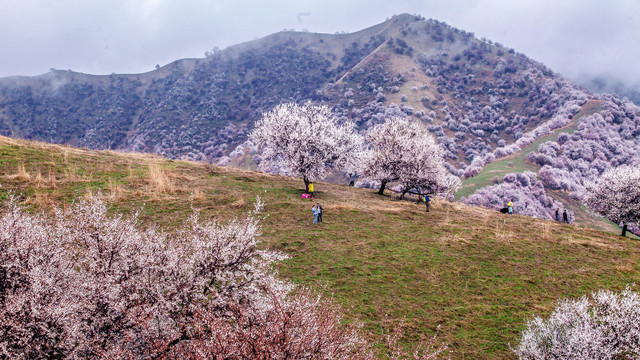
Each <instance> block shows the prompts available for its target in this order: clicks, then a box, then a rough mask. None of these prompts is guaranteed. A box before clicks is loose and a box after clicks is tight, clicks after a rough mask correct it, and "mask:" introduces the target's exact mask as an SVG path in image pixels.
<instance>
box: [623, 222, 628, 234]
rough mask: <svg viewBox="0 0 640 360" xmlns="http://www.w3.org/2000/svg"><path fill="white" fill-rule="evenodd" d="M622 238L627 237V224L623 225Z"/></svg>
mask: <svg viewBox="0 0 640 360" xmlns="http://www.w3.org/2000/svg"><path fill="white" fill-rule="evenodd" d="M622 236H627V224H624V225H622Z"/></svg>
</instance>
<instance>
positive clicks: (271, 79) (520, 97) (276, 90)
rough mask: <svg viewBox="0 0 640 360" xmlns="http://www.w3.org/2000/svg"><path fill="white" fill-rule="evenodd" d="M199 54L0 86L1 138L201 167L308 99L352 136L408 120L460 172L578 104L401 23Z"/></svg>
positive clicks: (287, 36)
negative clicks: (145, 68)
mask: <svg viewBox="0 0 640 360" xmlns="http://www.w3.org/2000/svg"><path fill="white" fill-rule="evenodd" d="M210 55H211V56H209V57H207V58H204V59H185V60H178V61H176V62H174V63H171V64H169V65H167V66H165V67H162V68H160V69H157V70H155V71H152V72H149V73H145V74H132V75H118V74H112V75H109V76H91V75H85V74H78V73H74V72H71V71H52V72H51V73H48V74H45V75H42V76H39V77H11V78H4V79H0V131H1V132H2V134H4V135H8V136H12V137H20V138H27V139H38V140H45V141H49V142H55V143H68V144H72V145H80V146H85V147H89V148H96V149H106V148H112V149H121V150H127V151H146V152H155V153H159V154H162V155H165V156H169V157H172V158H189V159H193V160H204V161H209V162H211V161H217V159H219V158H220V157H221V156H223V155H229V154H230V153H231V152H232V150H233V148H234V147H235V146H236V145H238V144H240V143H242V142H243V141H244V140H245V139H246V134H247V131H248V130H249V129H250V128H251V126H252V123H253V122H254V121H255V120H256V119H258V118H259V117H260V115H261V113H262V112H264V111H267V110H270V109H271V108H272V107H273V106H274V105H277V104H279V103H281V102H286V101H304V100H313V101H319V102H326V103H328V104H330V105H331V106H333V107H334V109H335V110H336V111H337V112H339V113H341V114H343V115H344V116H345V117H348V118H351V119H353V120H354V121H356V122H357V123H358V124H359V125H360V126H361V128H362V129H363V130H364V129H366V128H368V127H369V126H371V125H373V124H375V123H377V122H380V121H381V118H382V117H384V116H386V115H389V114H391V113H394V112H397V113H403V114H408V115H410V116H413V117H415V118H420V119H422V120H423V121H425V122H428V123H430V124H431V126H432V128H431V130H432V131H433V132H434V134H436V135H437V136H438V137H439V139H440V141H441V142H443V144H445V145H446V147H447V151H448V156H449V158H448V159H449V161H450V162H451V166H452V167H453V168H456V169H459V168H461V167H464V166H465V165H466V164H468V163H469V162H470V161H471V159H472V158H473V157H474V156H477V155H480V154H483V153H484V152H486V151H488V150H491V149H493V148H495V147H496V146H497V143H498V141H499V140H500V139H503V140H504V141H506V142H507V143H510V142H512V141H513V140H514V138H515V137H517V135H518V133H519V132H523V131H526V130H529V129H531V128H533V127H535V126H536V125H538V124H540V123H541V122H543V121H544V120H545V119H548V118H550V117H551V116H552V115H553V114H554V113H555V111H556V110H557V108H558V107H560V106H562V105H563V103H564V102H566V100H568V99H571V98H573V97H576V96H577V97H581V98H582V97H584V94H582V93H580V92H578V93H575V94H574V92H576V91H577V90H576V89H574V88H573V87H572V86H571V85H570V84H568V83H567V82H566V81H565V80H563V79H561V78H559V77H558V76H557V75H555V74H553V73H552V72H551V71H549V70H548V69H546V68H545V67H544V66H542V65H540V64H538V63H535V62H533V61H531V60H529V59H527V58H526V57H524V56H523V55H521V54H517V53H515V52H514V51H513V50H510V49H506V48H504V47H502V46H500V45H499V44H491V43H489V42H485V41H480V40H477V39H475V38H474V37H473V35H472V34H470V33H467V32H464V31H461V30H457V29H454V28H451V27H449V26H447V25H446V24H444V23H441V22H438V21H435V20H424V19H422V18H420V17H416V16H412V15H399V16H395V17H393V18H391V19H389V20H388V21H386V22H384V23H382V24H378V25H376V26H373V27H371V28H368V29H364V30H362V31H359V32H355V33H352V34H336V35H328V34H311V33H301V32H281V33H277V34H273V35H271V36H267V37H265V38H263V39H259V40H256V41H252V42H248V43H244V44H239V45H236V46H232V47H229V48H227V49H225V50H222V51H218V52H214V53H212V54H210ZM485 133H486V135H487V137H489V135H490V138H489V139H486V141H483V142H479V141H478V138H477V136H480V137H484V135H485ZM460 162H461V163H462V164H460Z"/></svg>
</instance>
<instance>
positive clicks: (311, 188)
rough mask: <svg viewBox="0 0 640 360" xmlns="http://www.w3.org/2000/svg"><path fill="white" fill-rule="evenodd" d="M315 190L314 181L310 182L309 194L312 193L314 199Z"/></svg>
mask: <svg viewBox="0 0 640 360" xmlns="http://www.w3.org/2000/svg"><path fill="white" fill-rule="evenodd" d="M314 190H315V189H314V186H313V183H309V195H311V198H312V199H313V198H314V197H315V195H314V194H313V192H314Z"/></svg>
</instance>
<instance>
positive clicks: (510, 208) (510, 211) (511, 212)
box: [507, 201, 513, 215]
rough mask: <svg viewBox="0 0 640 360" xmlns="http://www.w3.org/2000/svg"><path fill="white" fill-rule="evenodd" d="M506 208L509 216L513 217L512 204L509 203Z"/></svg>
mask: <svg viewBox="0 0 640 360" xmlns="http://www.w3.org/2000/svg"><path fill="white" fill-rule="evenodd" d="M507 207H508V208H509V215H513V203H512V202H511V201H509V203H508V204H507Z"/></svg>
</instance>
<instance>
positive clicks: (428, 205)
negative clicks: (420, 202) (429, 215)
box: [424, 194, 431, 212]
mask: <svg viewBox="0 0 640 360" xmlns="http://www.w3.org/2000/svg"><path fill="white" fill-rule="evenodd" d="M424 205H425V207H426V210H427V212H429V210H431V199H430V198H429V195H427V194H425V195H424Z"/></svg>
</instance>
